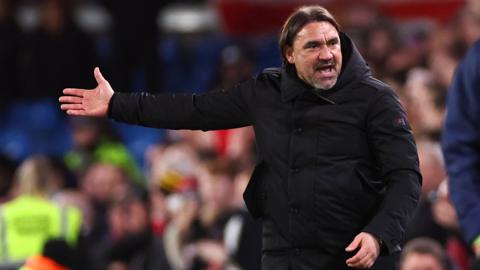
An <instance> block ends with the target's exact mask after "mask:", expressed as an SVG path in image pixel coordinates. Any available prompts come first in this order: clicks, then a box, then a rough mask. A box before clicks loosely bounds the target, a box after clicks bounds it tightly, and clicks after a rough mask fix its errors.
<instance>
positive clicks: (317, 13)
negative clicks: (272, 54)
mask: <svg viewBox="0 0 480 270" xmlns="http://www.w3.org/2000/svg"><path fill="white" fill-rule="evenodd" d="M311 22H329V23H330V24H332V25H333V27H335V29H337V32H340V26H339V24H338V23H337V21H336V20H335V18H334V17H333V16H332V14H330V12H329V11H328V10H327V9H326V8H324V7H322V6H319V5H313V6H301V7H299V8H298V9H296V10H295V11H294V12H293V13H292V14H291V15H290V17H288V19H287V21H285V24H284V25H283V27H282V32H281V33H280V40H279V44H278V45H279V48H280V54H281V55H282V61H283V63H284V64H288V61H287V59H286V57H285V50H286V49H287V48H289V47H292V46H293V42H294V40H295V38H296V37H297V34H298V32H300V30H301V29H302V28H303V27H304V26H305V25H306V24H308V23H311Z"/></svg>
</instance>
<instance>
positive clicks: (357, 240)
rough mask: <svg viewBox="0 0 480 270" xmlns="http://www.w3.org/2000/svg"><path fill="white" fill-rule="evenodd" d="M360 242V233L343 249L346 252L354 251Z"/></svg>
mask: <svg viewBox="0 0 480 270" xmlns="http://www.w3.org/2000/svg"><path fill="white" fill-rule="evenodd" d="M361 242H362V237H361V236H360V235H357V236H355V238H354V239H353V241H352V242H351V243H350V245H348V246H347V247H346V248H345V251H347V252H350V251H354V250H355V249H357V248H358V246H359V245H360V243H361Z"/></svg>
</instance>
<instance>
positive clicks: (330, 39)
mask: <svg viewBox="0 0 480 270" xmlns="http://www.w3.org/2000/svg"><path fill="white" fill-rule="evenodd" d="M339 40H340V39H339V38H338V37H331V38H329V39H328V40H327V43H330V42H333V41H336V42H338V41H339ZM323 44H324V42H322V41H318V40H310V41H307V42H306V43H305V44H304V45H303V48H308V47H310V46H312V45H315V46H318V45H323Z"/></svg>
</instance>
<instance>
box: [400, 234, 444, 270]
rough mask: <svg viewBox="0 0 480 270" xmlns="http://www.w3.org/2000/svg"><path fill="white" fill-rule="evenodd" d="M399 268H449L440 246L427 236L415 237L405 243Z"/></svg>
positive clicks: (431, 269) (432, 269) (430, 269)
mask: <svg viewBox="0 0 480 270" xmlns="http://www.w3.org/2000/svg"><path fill="white" fill-rule="evenodd" d="M400 270H451V268H450V267H449V264H448V258H447V256H446V254H445V252H444V251H443V249H442V246H441V245H440V244H439V243H437V242H436V241H434V240H432V239H429V238H417V239H414V240H411V241H410V242H408V243H407V244H406V245H405V248H404V249H403V251H402V254H401V256H400Z"/></svg>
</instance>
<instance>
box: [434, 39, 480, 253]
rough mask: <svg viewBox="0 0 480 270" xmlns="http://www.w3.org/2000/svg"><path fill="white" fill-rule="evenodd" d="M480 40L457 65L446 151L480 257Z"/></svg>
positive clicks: (459, 206)
mask: <svg viewBox="0 0 480 270" xmlns="http://www.w3.org/2000/svg"><path fill="white" fill-rule="evenodd" d="M479 63H480V41H477V43H475V44H474V45H473V47H472V48H471V49H470V50H469V52H468V53H467V55H466V56H465V58H464V59H463V61H462V62H461V63H460V65H459V66H458V68H457V71H456V74H455V76H454V78H453V81H452V84H451V85H450V88H449V90H448V92H449V93H448V104H447V109H448V113H447V117H446V119H445V132H444V135H443V142H442V144H443V151H444V154H445V160H446V164H447V172H448V176H449V187H450V196H451V198H452V202H453V204H454V206H455V208H456V210H457V214H458V219H459V223H460V227H461V229H462V230H463V232H464V234H465V238H466V240H467V241H468V242H469V243H470V244H471V245H472V248H473V250H474V252H475V254H476V256H477V260H480V193H479V189H480V178H479V177H480V164H479V162H480V161H479V159H480V147H479V144H480V114H479V109H480V91H479V85H480V68H479Z"/></svg>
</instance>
